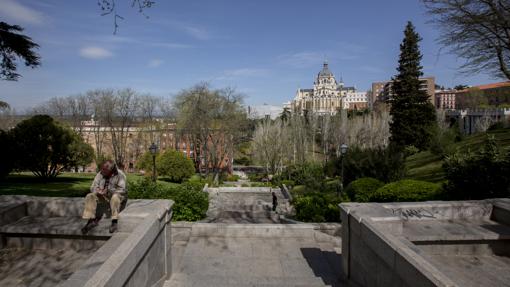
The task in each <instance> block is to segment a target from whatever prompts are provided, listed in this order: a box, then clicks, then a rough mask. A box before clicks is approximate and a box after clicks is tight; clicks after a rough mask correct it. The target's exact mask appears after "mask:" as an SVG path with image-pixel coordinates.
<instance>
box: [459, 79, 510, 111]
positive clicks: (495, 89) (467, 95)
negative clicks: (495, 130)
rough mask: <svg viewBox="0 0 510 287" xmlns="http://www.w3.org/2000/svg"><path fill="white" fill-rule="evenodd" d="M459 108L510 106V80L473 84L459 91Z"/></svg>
mask: <svg viewBox="0 0 510 287" xmlns="http://www.w3.org/2000/svg"><path fill="white" fill-rule="evenodd" d="M455 105H456V108H457V109H473V108H480V107H504V108H507V107H510V81H506V82H498V83H491V84H484V85H478V86H473V87H470V88H468V89H464V90H461V91H458V92H457V95H456V101H455Z"/></svg>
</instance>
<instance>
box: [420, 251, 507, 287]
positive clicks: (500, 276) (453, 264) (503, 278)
mask: <svg viewBox="0 0 510 287" xmlns="http://www.w3.org/2000/svg"><path fill="white" fill-rule="evenodd" d="M427 258H428V259H429V260H430V261H431V262H433V263H435V264H436V265H437V266H439V268H440V269H441V271H442V272H443V273H444V274H445V275H446V276H448V277H449V278H451V279H452V280H453V281H454V282H455V283H457V284H458V286H463V287H478V286H491V287H503V286H510V273H509V272H508V266H509V265H510V258H508V257H501V256H451V255H450V256H444V255H435V256H427ZM482 274H483V275H482Z"/></svg>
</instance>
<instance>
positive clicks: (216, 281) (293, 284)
mask: <svg viewBox="0 0 510 287" xmlns="http://www.w3.org/2000/svg"><path fill="white" fill-rule="evenodd" d="M174 286H180V287H188V286H189V287H210V286H222V287H223V286H226V287H234V286H240V287H248V286H257V287H266V286H267V287H276V286H281V287H323V286H328V285H325V284H324V282H323V281H322V280H321V279H320V278H317V277H314V278H311V279H308V278H306V279H305V278H295V277H270V276H267V277H262V278H260V277H250V276H243V277H239V278H232V277H227V276H217V275H212V276H211V275H209V276H207V275H192V276H190V275H187V274H183V273H177V274H174V275H173V276H172V280H170V281H167V282H166V283H165V285H164V287H174Z"/></svg>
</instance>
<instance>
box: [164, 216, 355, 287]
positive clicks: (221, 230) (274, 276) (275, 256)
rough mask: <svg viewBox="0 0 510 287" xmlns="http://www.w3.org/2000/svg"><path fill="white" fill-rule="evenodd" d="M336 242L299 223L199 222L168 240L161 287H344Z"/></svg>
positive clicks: (338, 248) (336, 240)
mask: <svg viewBox="0 0 510 287" xmlns="http://www.w3.org/2000/svg"><path fill="white" fill-rule="evenodd" d="M307 226H308V225H307ZM316 233H318V234H316ZM338 243H339V240H338V239H337V238H336V239H335V238H333V237H331V238H329V237H328V235H326V234H323V233H321V232H319V231H315V230H313V228H310V227H309V226H308V227H306V226H305V225H303V227H301V226H298V225H293V226H291V227H290V226H289V225H266V224H257V225H253V224H227V225H225V224H217V225H216V224H201V225H200V227H198V228H196V227H193V228H192V230H191V232H190V233H189V237H188V238H187V239H184V240H183V238H180V239H179V240H175V241H174V243H173V245H172V252H173V255H172V257H173V258H174V260H175V261H174V262H173V263H172V264H173V268H172V269H173V274H172V276H171V278H170V280H168V281H167V282H166V283H165V285H164V286H165V287H180V286H182V287H184V286H186V287H187V286H196V287H201V286H204V287H206V286H207V287H214V286H225V287H230V286H232V287H233V286H239V287H244V286H267V287H269V286H289V287H290V286H300V287H305V286H307V287H315V286H317V287H318V286H346V285H344V284H341V282H342V280H341V274H342V273H341V272H342V271H341V270H342V269H341V254H340V246H339V244H338Z"/></svg>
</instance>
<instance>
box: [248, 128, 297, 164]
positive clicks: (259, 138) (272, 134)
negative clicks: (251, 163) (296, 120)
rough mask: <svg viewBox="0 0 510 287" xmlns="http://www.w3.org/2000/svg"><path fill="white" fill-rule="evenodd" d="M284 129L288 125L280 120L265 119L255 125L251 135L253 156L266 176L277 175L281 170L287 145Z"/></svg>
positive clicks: (286, 135)
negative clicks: (264, 169) (263, 169)
mask: <svg viewBox="0 0 510 287" xmlns="http://www.w3.org/2000/svg"><path fill="white" fill-rule="evenodd" d="M286 127H288V125H287V124H286V123H285V122H283V121H282V120H281V119H277V120H275V121H272V120H270V119H266V120H264V121H262V122H261V123H259V124H258V125H257V127H256V129H255V133H254V134H253V141H252V149H253V154H254V156H255V159H256V161H257V162H258V163H259V164H261V165H263V166H264V167H265V168H266V172H267V173H268V174H278V173H280V172H281V170H282V168H283V165H284V160H285V155H286V150H285V149H286V147H287V146H288V144H289V141H288V135H289V134H287V133H286Z"/></svg>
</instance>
